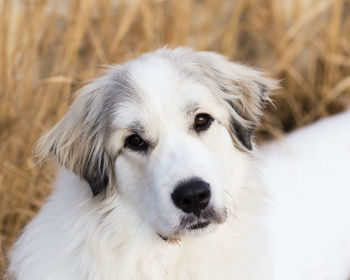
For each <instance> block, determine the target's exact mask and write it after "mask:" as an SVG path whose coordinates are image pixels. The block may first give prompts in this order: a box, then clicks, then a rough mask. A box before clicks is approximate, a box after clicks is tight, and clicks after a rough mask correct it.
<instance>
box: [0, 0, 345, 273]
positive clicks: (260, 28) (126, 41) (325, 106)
mask: <svg viewBox="0 0 350 280" xmlns="http://www.w3.org/2000/svg"><path fill="white" fill-rule="evenodd" d="M62 2H63V3H66V2H67V3H68V0H66V1H62V0H61V1H59V0H56V1H49V0H37V1H36V0H23V1H22V2H21V3H22V4H18V3H19V0H16V1H10V0H0V96H1V103H0V275H2V272H3V271H4V269H5V267H6V260H5V253H6V250H8V248H9V246H10V245H11V243H12V242H13V241H14V240H15V238H16V237H17V236H18V233H19V231H20V230H21V228H22V227H23V226H24V225H25V224H26V223H27V222H28V221H29V220H30V219H31V218H32V217H33V216H34V215H35V213H36V212H37V210H38V209H39V208H40V206H41V205H42V202H43V199H44V198H45V196H46V195H47V194H48V192H49V186H50V182H51V181H52V179H53V176H54V170H53V168H52V167H50V166H42V167H41V169H39V167H38V166H34V164H33V162H34V160H33V156H32V151H33V145H34V143H35V142H36V140H37V139H38V137H39V135H41V134H42V133H43V132H44V131H45V130H47V129H48V128H49V127H51V126H52V125H53V124H54V123H55V122H56V121H57V120H58V119H59V118H60V117H61V116H62V115H63V114H64V112H65V111H66V110H67V108H68V106H69V104H70V103H71V101H72V93H73V92H74V91H75V90H76V89H77V88H79V87H80V86H81V85H82V84H83V81H86V80H87V79H90V78H91V77H93V76H95V75H96V74H97V73H98V72H99V71H100V69H101V66H100V65H101V64H109V63H121V62H123V61H125V60H127V59H129V58H132V57H135V56H136V55H138V54H140V53H142V52H145V51H148V50H153V49H155V48H157V47H160V46H163V45H164V44H168V45H170V46H177V45H191V46H195V47H196V48H198V49H201V50H213V51H218V52H221V53H224V54H226V55H227V56H229V57H230V58H232V59H235V60H239V61H242V62H245V63H248V64H251V65H257V66H258V67H259V68H262V69H266V70H267V71H269V72H271V73H272V75H273V76H274V77H276V78H280V79H282V86H283V89H282V90H281V94H280V95H279V96H276V97H275V100H276V102H275V103H276V105H277V108H278V109H273V108H270V109H269V110H268V114H267V117H266V118H265V119H264V122H263V125H262V127H261V129H260V130H259V136H260V137H261V138H260V139H262V138H266V137H271V136H272V137H277V136H279V135H282V134H283V133H284V132H286V131H290V130H292V129H294V128H296V127H299V126H303V125H305V124H307V123H310V122H312V121H314V120H315V119H318V118H320V117H324V116H327V115H329V114H332V113H335V112H338V111H341V110H343V109H344V108H345V107H346V106H347V105H349V104H350V75H349V74H350V18H349V17H347V16H346V15H347V14H348V13H349V10H350V9H349V8H350V2H349V1H345V0H343V1H342V0H333V1H332V0H329V1H328V0H325V1H321V0H320V1H313V0H309V1H305V0H284V1H281V0H236V1H226V0H222V1H218V0H201V1H199V0H153V1H152V0H149V1H148V0H143V1H141V0H132V1H130V0H128V1H127V0H125V1H115V0H113V1H112V0H99V1H94V0H81V1H79V0H76V1H72V3H71V4H70V5H66V6H65V4H62ZM59 3H60V4H59Z"/></svg>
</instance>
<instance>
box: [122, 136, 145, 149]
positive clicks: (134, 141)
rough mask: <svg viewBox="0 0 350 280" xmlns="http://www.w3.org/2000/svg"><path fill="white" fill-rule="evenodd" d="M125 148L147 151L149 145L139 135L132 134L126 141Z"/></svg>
mask: <svg viewBox="0 0 350 280" xmlns="http://www.w3.org/2000/svg"><path fill="white" fill-rule="evenodd" d="M125 147H127V148H130V149H132V150H134V151H146V150H147V148H148V144H147V142H146V141H144V140H143V139H142V138H141V137H140V136H138V135H137V134H132V135H130V136H128V137H127V138H126V139H125Z"/></svg>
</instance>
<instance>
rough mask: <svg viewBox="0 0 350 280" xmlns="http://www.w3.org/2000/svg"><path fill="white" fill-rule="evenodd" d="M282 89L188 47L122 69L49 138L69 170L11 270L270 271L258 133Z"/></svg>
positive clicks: (63, 273)
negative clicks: (272, 97) (266, 108)
mask: <svg viewBox="0 0 350 280" xmlns="http://www.w3.org/2000/svg"><path fill="white" fill-rule="evenodd" d="M276 87H277V84H276V82H275V81H273V80H271V79H269V78H266V77H263V76H262V74H261V73H260V72H258V71H255V70H253V69H250V68H247V67H245V66H242V65H239V64H235V63H232V62H229V61H228V60H226V59H225V58H224V57H222V56H220V55H218V54H214V53H211V52H194V51H192V50H190V49H186V48H177V49H174V50H170V49H166V48H164V49H160V50H158V51H155V52H152V53H149V54H145V55H143V56H141V57H139V58H137V59H135V60H132V61H129V62H127V63H125V64H124V65H122V66H113V67H111V68H110V70H108V72H107V73H106V75H105V76H103V77H100V78H98V79H96V80H94V81H93V82H92V83H90V84H89V85H87V86H86V87H84V88H83V89H82V91H81V94H80V95H79V97H78V98H77V99H76V101H75V102H74V104H73V105H72V106H71V108H70V110H69V111H68V113H67V114H66V115H65V116H64V117H63V119H62V120H61V121H60V122H59V123H58V124H57V125H56V126H55V127H53V128H52V130H51V131H49V133H48V134H46V135H45V136H44V137H43V138H42V140H41V141H40V144H39V147H40V150H41V152H42V155H43V156H44V157H46V156H48V155H52V156H53V157H54V158H56V160H57V161H58V163H59V164H60V165H61V166H62V169H61V171H60V172H59V174H58V176H57V180H56V183H55V190H54V192H53V194H52V195H51V196H50V198H49V199H48V201H47V203H46V204H45V205H44V206H43V208H42V209H41V211H40V213H39V214H38V216H37V217H36V218H35V219H34V220H33V221H32V222H31V223H30V224H29V225H28V226H27V227H26V228H25V230H24V232H23V234H22V236H21V237H20V238H19V240H18V241H17V242H16V243H15V245H14V247H13V249H12V252H11V257H10V268H9V275H10V277H12V278H13V279H15V280H43V279H45V280H62V279H65V280H116V279H238V280H253V279H255V280H256V279H259V280H264V279H266V280H267V279H268V280H271V279H273V278H274V271H275V270H274V268H273V266H272V262H274V261H273V256H270V253H269V252H270V250H269V247H270V245H269V242H268V240H269V238H268V237H267V234H266V232H265V227H264V226H263V223H262V221H263V220H264V215H265V213H266V212H265V208H266V207H265V206H266V205H267V203H266V201H267V200H266V197H265V192H266V191H267V190H268V189H267V188H266V189H265V188H264V187H263V184H262V183H261V182H260V181H259V176H258V175H257V174H258V171H257V169H256V168H255V161H254V151H255V147H254V143H253V139H252V132H253V130H254V128H255V126H256V125H257V123H258V120H259V115H260V114H261V109H262V107H263V105H264V102H266V101H267V100H268V97H267V93H268V92H269V91H271V90H274V89H275V88H276ZM271 252H274V250H271Z"/></svg>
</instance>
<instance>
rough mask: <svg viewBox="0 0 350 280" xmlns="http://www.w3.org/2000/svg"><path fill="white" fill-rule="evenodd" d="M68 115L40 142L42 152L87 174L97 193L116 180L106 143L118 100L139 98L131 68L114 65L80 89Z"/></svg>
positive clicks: (74, 169)
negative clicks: (133, 83)
mask: <svg viewBox="0 0 350 280" xmlns="http://www.w3.org/2000/svg"><path fill="white" fill-rule="evenodd" d="M79 93H80V94H79V96H78V97H77V99H76V100H75V101H74V102H73V104H72V105H71V107H70V109H69V110H68V112H67V113H66V115H65V116H64V117H63V118H62V119H61V120H60V121H59V122H58V123H57V124H56V125H55V126H54V127H53V128H52V129H51V130H50V131H49V132H48V133H47V134H46V135H44V136H43V137H42V138H41V139H40V141H39V143H38V150H39V156H40V157H41V158H45V157H47V156H48V155H53V156H54V158H56V160H57V161H58V163H59V164H60V165H62V166H64V167H65V168H67V169H69V170H71V171H73V172H74V173H76V174H77V175H79V176H80V177H81V178H84V179H85V180H86V181H87V182H88V183H89V185H90V187H91V190H92V193H93V195H94V196H96V195H98V194H99V193H101V192H102V191H103V190H104V189H106V187H107V186H108V184H111V183H113V182H114V181H115V180H114V167H113V161H112V160H110V158H111V155H108V153H107V150H106V147H105V144H106V139H107V137H108V135H109V130H110V124H111V122H112V116H113V115H114V111H115V108H116V106H117V104H118V103H123V102H125V101H126V100H130V99H135V100H136V99H137V98H138V95H137V93H136V91H135V90H134V89H133V87H132V85H131V82H130V79H129V76H128V72H127V71H126V70H125V69H124V68H123V67H120V66H117V67H112V68H111V69H109V70H108V71H107V74H106V75H105V76H102V77H100V78H97V79H95V80H93V81H92V83H90V84H88V85H86V86H85V87H84V88H82V89H81V90H80V92H79Z"/></svg>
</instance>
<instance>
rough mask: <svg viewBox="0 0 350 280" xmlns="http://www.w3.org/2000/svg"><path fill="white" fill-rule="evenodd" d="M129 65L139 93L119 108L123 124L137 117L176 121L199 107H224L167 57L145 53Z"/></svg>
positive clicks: (119, 121) (120, 123)
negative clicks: (146, 55)
mask: <svg viewBox="0 0 350 280" xmlns="http://www.w3.org/2000/svg"><path fill="white" fill-rule="evenodd" d="M126 66H127V69H128V75H129V80H130V82H131V84H132V85H133V87H134V89H135V94H136V96H135V98H134V99H133V98H131V99H130V98H129V99H128V101H127V102H126V103H125V104H124V106H119V107H118V108H117V115H118V117H117V118H116V122H118V123H119V126H120V125H121V126H126V125H127V124H128V123H129V124H130V122H132V121H134V120H133V119H135V118H136V119H137V120H140V119H141V120H140V121H146V122H152V123H154V122H161V121H162V120H165V119H168V120H171V121H172V122H176V120H177V119H180V118H182V116H185V115H186V114H190V113H192V112H194V111H196V110H198V109H203V110H206V111H208V110H209V108H210V110H212V111H215V110H218V108H219V107H220V106H215V104H217V105H218V103H219V101H218V100H217V98H216V97H215V96H214V95H213V93H212V92H211V91H210V89H209V88H208V87H206V85H205V84H203V83H201V82H200V81H199V80H197V79H196V78H195V77H193V76H191V74H189V73H187V72H185V71H183V70H181V69H180V68H179V67H176V65H175V64H174V63H172V61H171V60H169V59H167V58H164V57H158V56H150V57H144V58H141V59H137V60H135V61H132V62H131V63H128V64H127V65H126ZM122 123H124V125H123V124H122Z"/></svg>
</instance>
